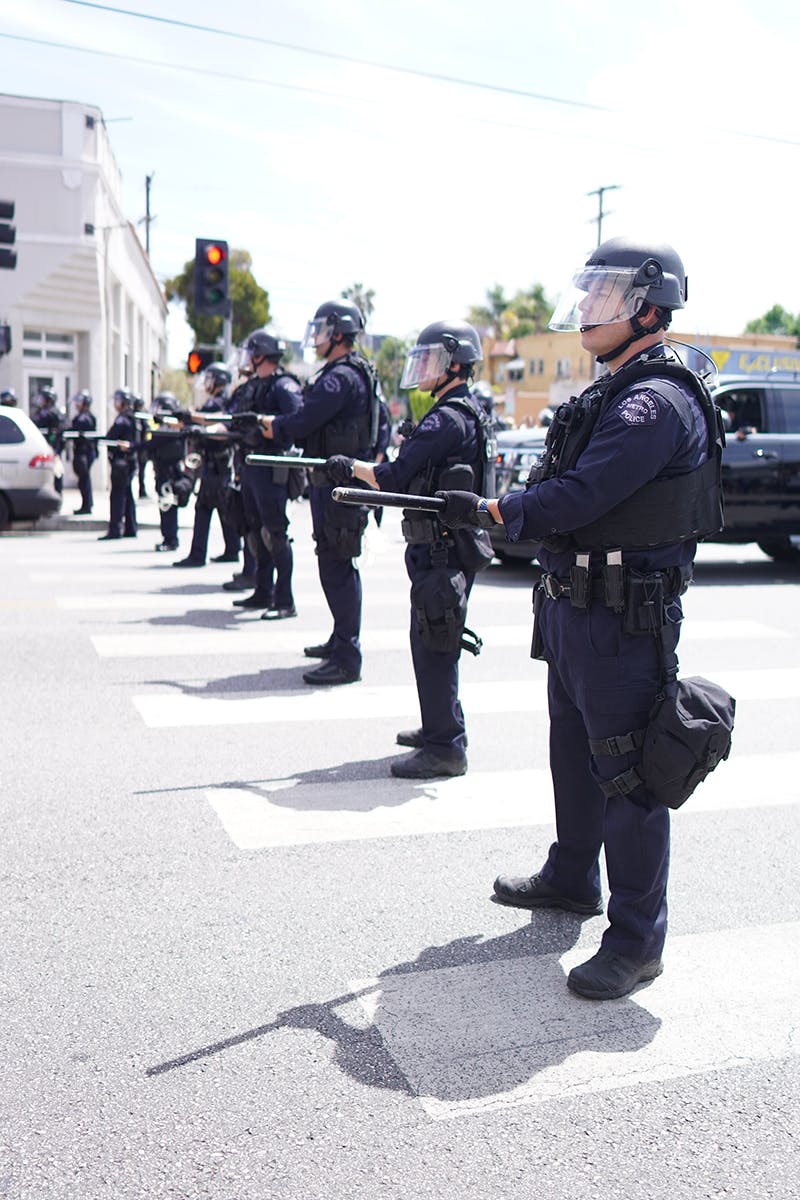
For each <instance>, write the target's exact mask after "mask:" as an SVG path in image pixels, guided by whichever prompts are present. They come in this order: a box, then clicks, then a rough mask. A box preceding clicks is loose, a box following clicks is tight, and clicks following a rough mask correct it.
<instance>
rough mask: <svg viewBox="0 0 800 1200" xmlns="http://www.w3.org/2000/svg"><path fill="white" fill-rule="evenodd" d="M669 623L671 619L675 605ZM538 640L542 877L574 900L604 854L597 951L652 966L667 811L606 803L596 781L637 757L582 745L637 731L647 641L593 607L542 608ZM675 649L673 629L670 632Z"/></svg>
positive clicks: (661, 919)
mask: <svg viewBox="0 0 800 1200" xmlns="http://www.w3.org/2000/svg"><path fill="white" fill-rule="evenodd" d="M670 614H671V616H673V617H675V618H677V617H679V615H680V606H679V604H678V602H673V604H672V605H671V607H670ZM540 628H541V632H542V638H543V642H544V650H545V656H546V659H547V662H548V666H549V672H548V703H549V709H550V769H551V772H552V776H553V790H554V794H555V807H556V834H557V839H558V840H557V841H556V842H554V843H553V845H552V846H551V847H550V853H549V856H548V859H547V862H546V864H545V866H544V867H543V869H542V871H541V875H542V878H543V879H544V880H545V881H546V882H547V883H549V884H551V885H552V886H553V887H555V888H556V889H557V890H558V891H560V892H562V893H564V894H565V895H568V896H571V897H573V898H574V899H576V900H587V901H591V900H594V899H596V898H597V897H598V896H599V894H600V868H599V855H600V850H601V848H602V847H605V858H606V870H607V873H608V885H609V892H610V898H609V903H608V920H609V926H608V928H607V929H606V931H605V933H604V935H603V946H604V947H606V948H608V949H610V950H613V951H615V952H616V953H619V954H624V955H626V956H627V957H629V958H633V959H636V960H638V961H642V962H644V961H648V960H650V959H653V958H658V957H659V955H660V954H661V950H662V947H663V945H664V938H665V936H666V931H667V877H668V874H669V837H670V818H669V809H667V808H664V807H662V806H660V805H656V804H653V803H651V802H650V800H649V798H648V796H647V793H646V792H645V790H644V788H637V789H636V791H635V792H633V793H632V794H631V795H630V796H616V795H615V796H611V797H609V798H608V799H606V797H605V795H604V793H603V792H602V790H601V788H600V786H599V783H598V780H607V779H611V778H613V777H614V776H615V775H619V774H621V773H622V772H623V771H626V770H627V769H628V768H629V767H631V766H635V765H636V764H637V762H638V761H639V759H640V758H641V752H640V751H636V752H633V753H632V754H627V755H619V756H616V757H612V756H608V755H597V756H593V755H592V754H591V752H590V750H589V739H590V738H592V739H594V738H608V737H613V736H614V735H620V734H625V733H630V732H631V731H632V730H634V729H641V728H643V727H644V726H646V725H647V717H648V713H649V711H650V708H651V707H652V705H653V701H654V700H655V697H656V694H657V692H658V690H659V685H660V678H661V673H660V659H659V653H658V644H657V642H656V639H655V637H653V636H652V635H645V636H642V637H639V636H635V637H634V636H632V635H630V634H627V633H625V632H624V629H623V617H622V615H620V614H618V613H615V612H613V611H612V610H611V609H609V608H606V606H605V605H604V604H602V603H600V602H597V601H595V602H594V603H593V604H592V606H591V608H590V609H589V610H588V611H586V610H581V609H576V608H573V607H572V605H571V604H570V603H569V600H567V599H560V600H555V601H550V600H545V602H544V604H543V607H542V613H541V625H540ZM670 628H671V630H672V641H673V643H674V645H677V641H678V632H679V628H680V626H679V624H677V623H676V624H674V625H672V626H671V627H670Z"/></svg>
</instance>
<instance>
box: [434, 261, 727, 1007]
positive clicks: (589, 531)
mask: <svg viewBox="0 0 800 1200" xmlns="http://www.w3.org/2000/svg"><path fill="white" fill-rule="evenodd" d="M685 300H686V274H685V271H684V268H683V263H682V262H681V260H680V258H679V257H678V255H677V254H676V252H675V251H674V250H673V249H672V247H671V246H667V245H660V244H653V245H649V244H643V243H641V242H637V241H633V240H630V239H628V238H612V239H611V240H610V241H607V242H604V243H603V244H602V245H600V246H599V247H598V248H597V249H596V250H595V251H594V252H593V254H592V255H591V256H590V257H589V259H588V261H587V262H586V264H585V265H584V266H583V267H582V268H581V269H580V270H579V271H578V272H577V273H576V275H575V277H574V279H573V287H572V289H571V290H570V291H569V292H568V293H567V294H566V295H565V296H564V297H563V298H562V300H561V302H560V303H559V305H558V307H557V309H556V311H555V313H554V314H553V318H552V320H551V323H550V325H551V328H554V329H573V328H579V329H580V331H581V344H582V345H583V347H584V349H586V350H588V351H590V352H591V353H592V354H593V355H594V356H595V358H596V359H597V360H598V362H600V363H604V364H605V365H606V366H607V372H606V373H605V374H603V375H602V376H601V377H600V378H599V379H598V380H597V381H596V382H595V383H593V384H591V385H590V386H589V387H588V388H587V389H586V390H585V391H584V392H583V393H582V394H581V395H580V396H578V397H577V398H573V399H572V400H570V401H569V403H568V404H564V405H561V406H560V407H559V409H558V410H557V412H556V415H555V418H554V420H553V423H552V424H551V426H550V428H549V430H548V434H547V441H546V445H545V452H544V454H543V456H542V458H541V460H540V462H539V464H538V465H537V466H535V467H534V469H533V470H532V472H531V478H530V480H529V483H528V487H527V490H526V491H525V492H520V493H515V494H513V495H512V494H509V495H507V496H504V497H503V498H502V499H500V500H487V499H485V498H479V497H477V496H468V495H467V494H466V493H464V492H460V493H459V492H443V493H441V494H442V495H443V496H444V498H445V499H446V500H447V509H446V511H445V513H444V520H445V521H446V522H447V523H449V524H450V525H451V526H452V527H458V526H459V525H460V524H462V523H467V524H476V523H477V524H478V525H486V524H487V523H489V522H491V521H499V522H501V523H502V524H503V525H504V526H505V532H506V536H507V538H508V539H509V540H510V541H516V540H517V539H519V538H533V539H536V540H538V541H539V542H540V543H541V549H540V551H539V559H540V561H541V564H542V566H543V567H544V572H545V573H544V575H543V577H542V581H541V584H540V585H539V586H538V588H537V591H536V593H535V612H536V618H535V630H534V654H535V656H536V657H540V658H543V659H545V661H546V662H547V664H548V668H549V670H548V702H549V711H550V722H551V733H550V765H551V772H552V776H553V786H554V793H555V804H556V828H557V841H556V842H554V843H553V845H552V846H551V848H550V852H549V855H548V857H547V861H546V862H545V863H544V865H543V866H542V867H541V869H540V870H539V872H538V873H537V874H535V875H533V876H530V877H528V878H524V877H523V878H518V877H507V876H500V877H499V878H498V879H497V881H496V882H495V899H496V900H497V901H498V902H499V903H502V904H508V905H512V906H516V907H519V908H525V909H534V908H542V907H550V908H564V909H568V910H569V911H572V912H577V913H584V914H589V915H595V914H598V915H599V914H601V913H602V911H603V905H602V899H601V895H600V870H599V864H598V859H599V854H600V850H601V848H602V847H603V846H605V856H606V865H607V869H608V881H609V889H610V898H609V903H608V920H609V924H608V927H607V929H606V930H605V932H604V934H603V938H602V943H601V946H600V949H599V950H598V952H597V953H596V954H595V955H594V956H593V957H592V958H591V959H589V960H588V962H585V963H583V964H581V965H580V966H577V967H575V968H573V970H572V971H571V972H570V974H569V977H568V980H567V983H568V986H569V987H570V988H571V989H572V990H573V991H575V992H577V993H578V994H580V995H582V996H585V997H588V998H591V999H596V1000H606V999H612V998H614V997H617V996H624V995H626V994H627V993H628V992H630V991H631V990H632V989H633V988H634V987H635V986H636V985H637V984H639V983H642V982H646V981H648V980H651V979H653V978H655V977H656V976H657V975H659V974H660V973H661V970H662V962H661V953H662V948H663V945H664V938H665V935H666V928H667V875H668V864H669V810H668V809H667V808H666V807H663V806H659V805H657V804H656V803H654V801H653V800H652V799H651V798H650V796H649V794H648V792H647V788H646V781H645V782H641V780H639V783H638V784H637V785H636V786H633V779H634V778H635V779H639V777H638V775H636V773H635V772H631V771H630V768H632V767H635V766H636V765H637V764H639V763H640V762H641V740H640V734H639V732H638V731H641V730H643V729H644V728H645V727H646V726H647V723H648V714H649V712H650V709H651V707H652V705H653V702H654V700H655V697H656V696H657V694H658V693H659V692H660V690H661V688H662V686H663V685H664V683H665V681H666V680H667V679H668V678H669V677H670V676H669V672H670V670H673V671H676V670H677V659H676V657H675V655H674V651H675V647H676V645H677V642H678V635H679V631H680V622H681V619H682V613H681V604H680V599H679V596H680V594H681V592H682V591H683V590H685V588H686V586H687V584H688V582H689V580H690V578H691V573H692V563H693V559H694V555H695V549H696V539H697V538H698V537H702V536H704V535H709V534H711V533H713V532H716V531H717V530H718V529H719V528H720V527H721V525H722V509H721V489H720V458H721V448H722V444H723V441H724V435H723V433H722V429H721V423H720V421H719V417H718V412H717V410H716V409H715V408H714V405H713V402H712V401H711V399H710V396H709V393H708V391H707V389H706V387H705V385H704V384H703V382H702V380H700V379H699V378H698V377H697V376H696V375H695V374H693V373H692V372H691V371H689V370H688V369H687V368H686V367H684V366H683V364H682V363H681V362H680V360H679V359H678V358H677V356H676V355H675V353H674V352H673V351H672V350H671V349H670V348H669V347H668V346H667V345H665V343H664V341H663V331H664V330H665V329H666V328H667V327H668V326H669V324H670V320H671V317H672V313H673V311H674V310H676V309H680V308H683V306H684V303H685Z"/></svg>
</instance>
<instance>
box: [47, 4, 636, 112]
mask: <svg viewBox="0 0 800 1200" xmlns="http://www.w3.org/2000/svg"><path fill="white" fill-rule="evenodd" d="M64 3H65V4H73V5H76V6H77V7H79V8H93V9H97V10H99V11H100V12H108V13H115V14H116V15H118V16H125V17H134V18H135V19H136V20H139V21H154V22H156V23H157V24H159V25H172V26H175V27H177V28H179V29H192V30H194V31H195V32H197V33H211V34H213V35H214V36H215V37H224V38H233V39H234V40H235V41H240V42H247V43H248V44H251V45H252V44H256V45H261V46H274V47H276V48H277V49H280V50H292V51H294V52H295V53H298V54H312V55H315V56H317V57H318V58H328V59H332V60H333V61H335V62H346V63H355V64H356V65H357V66H360V67H372V68H374V69H376V70H379V71H395V72H397V73H398V74H400V75H414V76H416V77H417V78H418V79H431V80H434V81H435V82H436V83H450V84H458V85H459V86H460V87H470V88H480V89H482V90H484V91H490V92H501V93H503V94H504V95H507V96H519V97H522V98H524V99H527V100H542V101H545V102H546V103H548V104H565V105H568V106H570V107H572V108H588V109H591V110H593V111H594V112H611V111H613V110H612V109H609V108H607V107H606V106H605V105H602V104H592V103H590V102H589V101H586V100H571V99H569V98H568V97H564V96H548V95H545V94H544V93H542V92H529V91H526V90H524V89H522V88H512V87H504V86H503V85H502V84H499V83H485V82H483V81H482V80H478V79H462V78H460V77H458V76H454V75H443V74H441V73H439V72H437V71H422V70H420V69H419V68H418V67H403V66H398V65H397V64H396V63H384V62H376V61H374V60H373V59H369V58H358V57H356V56H355V55H352V54H340V53H338V52H337V51H335V50H322V49H320V48H319V47H314V46H299V45H297V44H296V43H294V42H282V41H278V40H277V39H276V38H267V37H264V36H263V35H261V34H256V33H239V32H238V30H234V29H222V28H220V27H218V26H214V25H202V24H200V23H199V22H196V21H181V20H178V18H176V17H160V16H158V15H157V14H155V13H145V12H140V11H138V10H136V9H132V8H117V7H116V6H115V5H112V4H99V3H96V2H95V0H64Z"/></svg>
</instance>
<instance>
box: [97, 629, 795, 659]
mask: <svg viewBox="0 0 800 1200" xmlns="http://www.w3.org/2000/svg"><path fill="white" fill-rule="evenodd" d="M475 623H476V624H477V622H475ZM480 626H481V627H480V634H481V637H482V638H483V640H484V643H485V644H486V646H487V647H491V646H504V647H508V646H519V647H520V648H523V649H526V648H527V645H528V643H529V641H530V636H531V623H530V621H528V622H526V623H525V624H519V625H516V624H515V625H492V626H488V625H486V624H485V623H484V622H481V623H480ZM292 628H293V626H292V623H291V622H287V623H286V624H284V625H282V626H277V625H273V624H271V625H270V626H269V629H267V628H266V626H264V625H262V626H259V627H258V628H257V629H256V630H255V631H254V632H250V630H249V626H248V625H247V624H245V623H244V622H242V623H240V624H239V625H238V626H237V628H236V629H235V630H223V631H214V630H210V631H209V632H207V633H198V632H192V631H189V630H187V631H186V632H180V633H133V634H96V635H93V636H92V645H93V646H94V648H95V650H96V651H97V653H98V655H99V656H100V658H179V657H189V658H200V657H204V656H206V655H208V656H211V655H225V654H259V655H264V654H295V655H296V654H297V653H298V652H300V650H301V639H300V637H299V636H298V634H297V633H292V632H291V629H292ZM329 632H330V630H329V628H327V627H326V628H323V627H322V626H320V627H319V628H318V629H317V630H312V631H311V632H309V631H305V632H304V634H303V638H302V642H303V644H308V645H311V644H313V643H314V642H321V641H324V640H325V638H327V636H328V633H329ZM789 637H791V635H790V634H788V633H786V632H785V630H782V629H775V628H772V627H770V626H769V625H764V624H763V623H762V622H760V621H749V620H742V621H692V622H690V623H689V624H687V625H686V627H685V629H684V630H683V631H682V634H681V645H682V646H683V645H684V644H686V643H692V642H698V643H699V642H705V641H723V642H725V641H735V640H736V639H737V638H752V639H756V638H759V639H761V640H765V641H770V640H773V639H774V640H780V639H783V638H789ZM361 644H362V647H363V649H364V651H365V653H366V654H370V653H375V652H378V651H381V650H402V649H405V648H407V646H408V631H407V629H406V627H405V626H403V627H395V628H393V629H375V628H372V627H370V628H367V629H365V630H364V632H363V635H362V638H361Z"/></svg>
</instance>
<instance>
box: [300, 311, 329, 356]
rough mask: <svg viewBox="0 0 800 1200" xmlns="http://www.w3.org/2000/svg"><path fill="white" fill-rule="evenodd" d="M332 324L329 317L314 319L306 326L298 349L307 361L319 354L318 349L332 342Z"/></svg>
mask: <svg viewBox="0 0 800 1200" xmlns="http://www.w3.org/2000/svg"><path fill="white" fill-rule="evenodd" d="M333 332H334V327H333V322H332V321H331V319H330V317H314V319H313V320H312V321H309V322H308V324H307V325H306V331H305V333H304V334H303V340H302V342H301V343H300V349H301V350H302V351H303V357H304V358H305V359H306V361H308V358H312V359H313V356H314V355H315V354H319V352H320V348H321V347H323V346H326V345H328V344H329V343H330V342H331V341H332V340H333Z"/></svg>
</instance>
